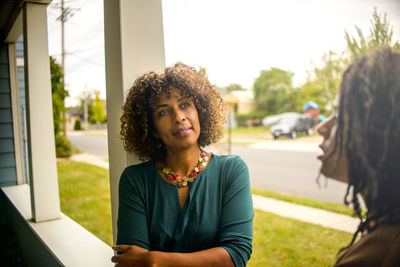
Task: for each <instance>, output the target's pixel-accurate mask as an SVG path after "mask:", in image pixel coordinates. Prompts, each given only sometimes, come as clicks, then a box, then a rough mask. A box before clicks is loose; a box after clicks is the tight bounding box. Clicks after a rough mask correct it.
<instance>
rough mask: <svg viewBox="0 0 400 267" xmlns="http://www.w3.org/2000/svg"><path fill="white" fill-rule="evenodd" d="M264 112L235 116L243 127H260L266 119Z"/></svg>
mask: <svg viewBox="0 0 400 267" xmlns="http://www.w3.org/2000/svg"><path fill="white" fill-rule="evenodd" d="M264 116H265V113H263V112H251V113H246V114H235V118H236V121H237V123H238V125H239V126H241V127H249V126H260V125H261V120H262V118H264Z"/></svg>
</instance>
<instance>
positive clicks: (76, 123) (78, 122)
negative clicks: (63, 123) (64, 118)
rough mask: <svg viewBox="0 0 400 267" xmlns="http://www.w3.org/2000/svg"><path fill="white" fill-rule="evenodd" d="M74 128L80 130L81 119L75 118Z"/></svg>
mask: <svg viewBox="0 0 400 267" xmlns="http://www.w3.org/2000/svg"><path fill="white" fill-rule="evenodd" d="M74 130H75V131H79V130H82V126H81V120H76V121H75V123H74Z"/></svg>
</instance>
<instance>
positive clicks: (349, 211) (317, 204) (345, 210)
mask: <svg viewBox="0 0 400 267" xmlns="http://www.w3.org/2000/svg"><path fill="white" fill-rule="evenodd" d="M251 192H252V193H253V194H256V195H260V196H264V197H270V198H274V199H278V200H283V201H287V202H291V203H296V204H300V205H305V206H310V207H313V208H318V209H324V210H329V211H333V212H336V213H341V214H345V215H349V216H354V217H356V216H355V215H354V211H353V208H351V207H350V206H346V205H344V204H339V203H331V202H323V201H317V200H313V199H309V198H303V197H297V196H292V195H285V194H281V193H277V192H273V191H270V190H266V189H258V188H252V189H251ZM343 194H344V193H343Z"/></svg>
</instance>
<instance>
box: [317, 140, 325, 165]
mask: <svg viewBox="0 0 400 267" xmlns="http://www.w3.org/2000/svg"><path fill="white" fill-rule="evenodd" d="M319 148H320V149H321V150H322V154H321V155H318V156H317V159H318V160H321V161H322V160H323V159H324V156H325V151H324V148H323V147H322V144H320V145H319Z"/></svg>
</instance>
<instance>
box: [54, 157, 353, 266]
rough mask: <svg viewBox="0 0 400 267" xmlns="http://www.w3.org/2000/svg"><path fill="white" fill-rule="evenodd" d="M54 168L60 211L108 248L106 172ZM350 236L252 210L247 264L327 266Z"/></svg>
mask: <svg viewBox="0 0 400 267" xmlns="http://www.w3.org/2000/svg"><path fill="white" fill-rule="evenodd" d="M57 166H58V179H59V189H60V199H61V210H62V212H64V213H65V214H66V215H68V216H69V217H71V218H72V219H74V220H75V221H76V222H78V223H79V224H81V225H82V226H84V227H85V228H86V229H88V230H89V231H90V232H92V233H93V234H95V235H96V236H98V237H99V238H100V239H102V240H103V241H104V242H106V243H107V244H108V245H110V246H111V245H112V228H111V205H110V191H109V176H108V171H107V170H105V169H103V168H99V167H96V166H93V165H88V164H84V163H77V162H72V161H69V160H58V163H57ZM253 190H254V189H253ZM253 193H254V192H253ZM258 193H259V191H258ZM350 238H351V234H349V233H345V232H341V231H336V230H332V229H328V228H323V227H321V226H318V225H313V224H309V223H304V222H300V221H297V220H293V219H288V218H283V217H280V216H277V215H274V214H272V213H267V212H263V211H259V210H255V218H254V242H253V254H252V257H251V259H250V262H249V264H248V266H330V265H332V263H333V261H334V258H335V255H336V253H337V251H338V249H339V248H340V247H342V246H344V245H346V244H347V243H348V242H349V241H350Z"/></svg>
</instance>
